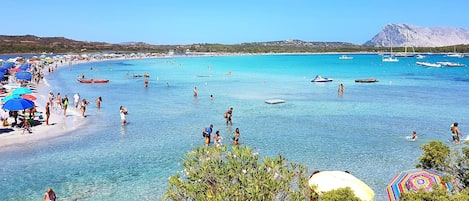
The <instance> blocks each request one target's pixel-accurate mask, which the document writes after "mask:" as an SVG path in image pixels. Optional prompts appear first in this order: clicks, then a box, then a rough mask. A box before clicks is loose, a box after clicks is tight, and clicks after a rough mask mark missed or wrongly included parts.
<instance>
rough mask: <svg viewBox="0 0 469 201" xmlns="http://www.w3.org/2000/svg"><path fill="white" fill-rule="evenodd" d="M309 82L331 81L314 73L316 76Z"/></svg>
mask: <svg viewBox="0 0 469 201" xmlns="http://www.w3.org/2000/svg"><path fill="white" fill-rule="evenodd" d="M311 82H332V79H330V78H327V77H321V76H320V75H316V77H315V78H314V79H312V80H311Z"/></svg>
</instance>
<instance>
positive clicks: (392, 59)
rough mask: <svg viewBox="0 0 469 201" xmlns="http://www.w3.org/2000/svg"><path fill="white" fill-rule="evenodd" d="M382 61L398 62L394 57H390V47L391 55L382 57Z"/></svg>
mask: <svg viewBox="0 0 469 201" xmlns="http://www.w3.org/2000/svg"><path fill="white" fill-rule="evenodd" d="M382 61H383V62H399V59H397V58H396V57H394V56H393V55H392V46H391V54H390V55H387V56H383V59H382Z"/></svg>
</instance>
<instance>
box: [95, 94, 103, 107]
mask: <svg viewBox="0 0 469 201" xmlns="http://www.w3.org/2000/svg"><path fill="white" fill-rule="evenodd" d="M101 102H103V98H101V96H100V97H98V98H96V107H98V110H99V109H101Z"/></svg>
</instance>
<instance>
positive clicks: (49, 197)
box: [44, 188, 57, 201]
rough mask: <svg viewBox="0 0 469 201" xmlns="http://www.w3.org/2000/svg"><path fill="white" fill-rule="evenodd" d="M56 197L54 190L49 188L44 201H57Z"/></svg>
mask: <svg viewBox="0 0 469 201" xmlns="http://www.w3.org/2000/svg"><path fill="white" fill-rule="evenodd" d="M56 198H57V197H56V195H55V192H54V190H52V188H47V190H46V192H45V193H44V201H55V200H56Z"/></svg>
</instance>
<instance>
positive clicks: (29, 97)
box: [21, 94, 37, 101]
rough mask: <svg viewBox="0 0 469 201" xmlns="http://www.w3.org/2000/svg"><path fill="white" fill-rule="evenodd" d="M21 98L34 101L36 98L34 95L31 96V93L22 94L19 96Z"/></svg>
mask: <svg viewBox="0 0 469 201" xmlns="http://www.w3.org/2000/svg"><path fill="white" fill-rule="evenodd" d="M21 98H24V99H28V100H32V101H35V100H36V99H37V98H36V96H33V95H31V94H24V95H22V96H21Z"/></svg>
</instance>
